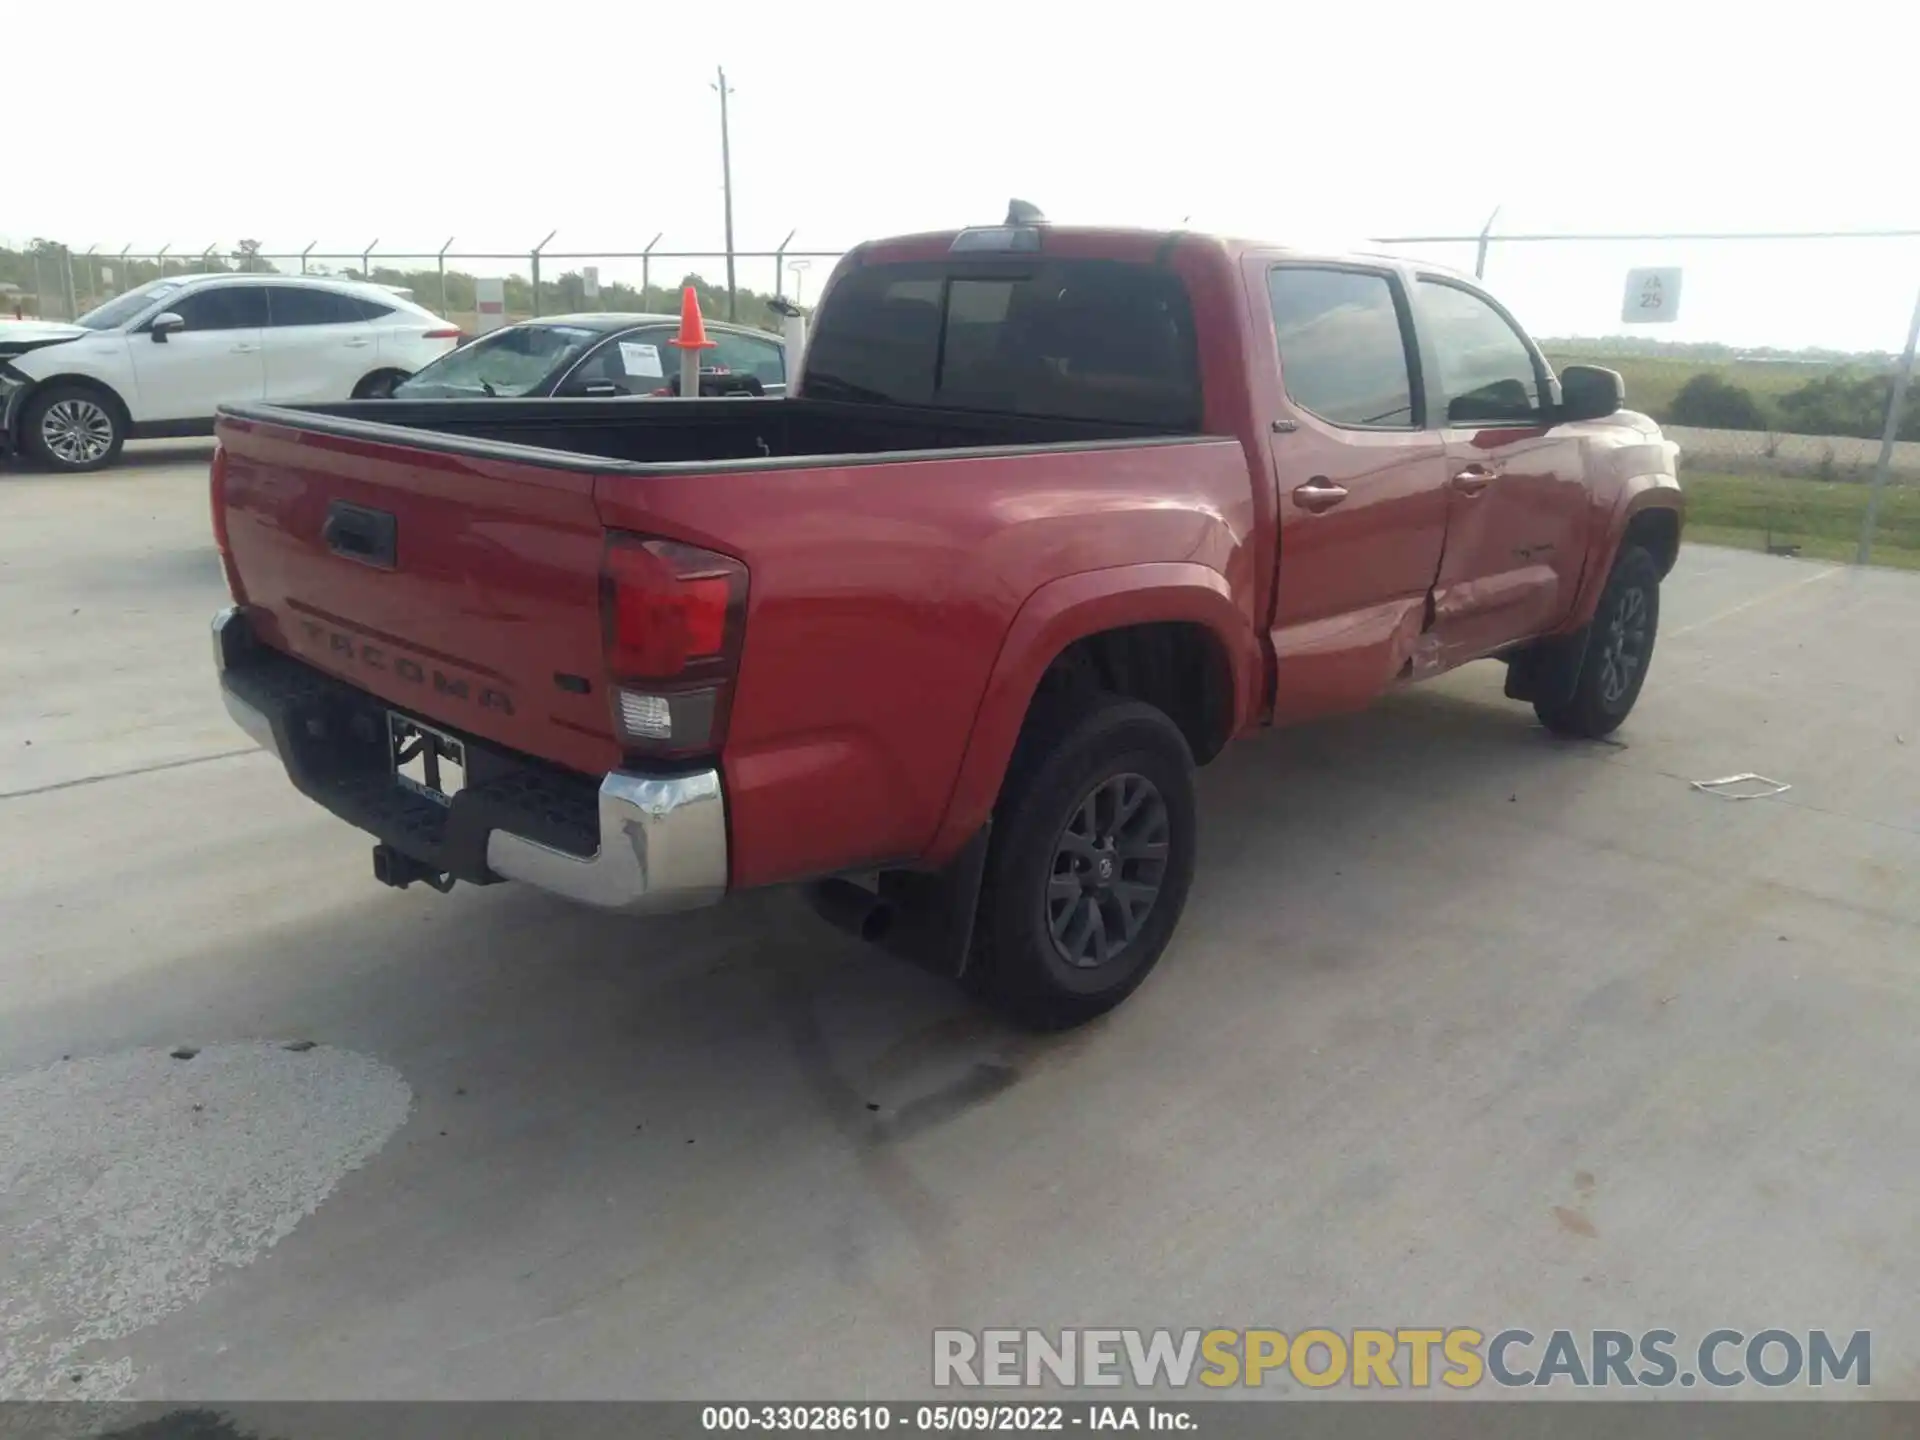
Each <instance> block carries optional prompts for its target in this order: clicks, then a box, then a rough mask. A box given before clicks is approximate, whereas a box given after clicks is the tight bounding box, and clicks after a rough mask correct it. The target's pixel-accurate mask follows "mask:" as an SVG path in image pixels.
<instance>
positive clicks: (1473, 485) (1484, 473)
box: [1453, 464, 1498, 495]
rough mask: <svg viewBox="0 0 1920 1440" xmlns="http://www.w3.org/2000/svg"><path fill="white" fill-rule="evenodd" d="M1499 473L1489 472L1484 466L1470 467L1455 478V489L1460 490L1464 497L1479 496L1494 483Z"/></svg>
mask: <svg viewBox="0 0 1920 1440" xmlns="http://www.w3.org/2000/svg"><path fill="white" fill-rule="evenodd" d="M1497 473H1498V472H1497V471H1494V470H1489V469H1488V468H1487V467H1486V466H1484V465H1479V464H1475V465H1469V466H1467V468H1466V469H1464V470H1462V471H1461V472H1460V473H1459V474H1458V475H1456V476H1454V477H1453V488H1454V489H1456V490H1458V491H1459V492H1460V493H1461V494H1462V495H1478V494H1479V493H1480V492H1481V491H1482V490H1484V489H1486V488H1487V486H1489V485H1491V484H1492V483H1493V478H1494V476H1495V475H1496V474H1497Z"/></svg>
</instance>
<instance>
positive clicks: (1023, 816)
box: [212, 212, 1682, 1026]
mask: <svg viewBox="0 0 1920 1440" xmlns="http://www.w3.org/2000/svg"><path fill="white" fill-rule="evenodd" d="M1622 401H1623V397H1622V391H1621V383H1620V379H1619V377H1618V376H1617V375H1615V374H1614V373H1613V372H1611V371H1607V370H1600V369H1594V368H1588V367H1584V366H1568V367H1567V368H1566V369H1565V371H1564V372H1563V373H1561V374H1560V375H1558V376H1556V375H1555V374H1554V373H1553V371H1552V370H1551V369H1550V368H1549V366H1548V365H1547V362H1546V361H1545V360H1544V359H1543V358H1542V356H1541V354H1540V352H1539V350H1538V349H1537V348H1536V347H1535V345H1534V344H1533V343H1532V342H1531V341H1530V340H1529V339H1528V338H1527V336H1526V335H1525V333H1524V332H1523V331H1522V330H1521V329H1520V327H1519V326H1518V325H1517V324H1515V323H1514V321H1513V319H1512V317H1511V316H1509V315H1508V314H1507V312H1506V311H1505V310H1504V309H1502V308H1501V307H1500V305H1499V304H1498V303H1497V302H1496V301H1494V300H1493V299H1492V298H1490V297H1489V296H1488V295H1487V294H1486V293H1485V292H1484V291H1483V290H1481V289H1480V288H1479V287H1478V286H1477V285H1476V284H1475V283H1474V282H1472V281H1471V280H1468V279H1465V278H1463V277H1461V276H1459V275H1456V274H1452V273H1448V272H1444V271H1441V270H1438V269H1435V268H1432V267H1429V266H1426V265H1423V264H1419V263H1414V262H1409V261H1405V260H1401V259H1395V258H1387V257H1382V256H1373V255H1319V254H1308V253H1300V252H1296V251H1292V250H1287V249H1284V248H1280V247H1277V246H1270V245H1260V244H1250V243H1244V242H1240V241H1234V240H1226V239H1220V238H1215V237H1211V236H1206V235H1199V234H1189V233H1184V232H1174V233H1150V232H1140V231H1128V230H1112V229H1083V228H1069V227H1065V226H1053V225H1048V224H1046V223H1044V222H1040V221H1037V220H1030V219H1029V218H1028V217H1026V216H1024V215H1022V214H1020V213H1018V212H1016V214H1014V215H1010V216H1009V223H1007V224H1004V225H1000V226H992V227H984V228H975V229H968V230H962V231H959V232H957V233H945V234H934V235H916V236H910V237H906V238H901V239H892V240H884V241H878V242H874V243H870V244H865V245H862V246H861V247H860V248H859V249H857V250H856V251H854V252H853V253H852V254H850V255H848V256H847V257H846V259H845V260H844V261H843V262H842V263H841V264H840V265H839V266H838V267H837V268H836V270H835V271H834V273H833V275H832V277H831V279H830V280H829V283H828V286H827V288H826V290H825V291H824V292H823V294H822V296H821V300H820V305H819V308H818V312H817V315H816V318H815V324H814V327H813V337H812V340H811V342H810V345H809V347H808V351H807V354H806V356H805V357H804V360H803V361H802V363H801V365H800V367H799V373H798V377H797V380H796V382H795V384H794V385H793V387H792V393H791V395H790V396H789V397H788V398H785V399H768V400H758V399H723V400H634V401H625V400H620V401H597V400H545V399H543V400H457V401H418V402H414V401H406V400H398V401H365V402H353V403H349V404H343V405H332V406H320V407H313V408H307V409H300V410H290V409H277V408H271V407H266V406H258V405H254V406H240V407H233V408H230V409H228V410H226V411H224V412H223V415H222V418H221V419H220V421H219V426H218V435H219V447H218V450H217V452H216V455H215V458H214V462H213V476H212V490H213V496H212V499H213V521H214V532H215V536H216V539H217V542H218V546H219V551H220V555H221V558H222V561H223V563H224V565H225V569H226V576H227V582H228V586H229V588H230V590H231V593H232V600H233V604H232V605H231V607H229V608H227V609H225V610H223V611H222V612H221V613H220V615H219V616H218V617H217V618H216V620H215V622H214V642H215V643H214V649H215V655H216V660H217V663H218V665H219V668H220V671H221V677H220V678H221V684H222V687H223V691H224V695H225V699H226V703H227V705H228V708H229V710H230V711H231V712H232V714H233V716H234V718H235V719H236V720H237V721H238V722H239V723H240V725H241V726H242V727H243V728H244V729H246V731H247V732H248V733H249V734H251V735H253V736H254V737H255V738H256V739H258V740H259V742H260V743H261V744H262V745H263V746H266V747H267V748H268V749H270V750H272V751H273V752H274V753H275V754H276V755H277V756H278V757H279V758H280V759H281V760H282V761H283V762H284V764H285V766H286V769H287V773H288V775H289V776H290V778H291V779H292V782H293V783H294V785H295V786H297V787H298V788H299V789H300V790H301V791H302V792H304V793H305V794H306V795H308V796H309V797H311V798H312V799H313V800H315V801H317V802H318V803H319V804H321V805H323V806H325V807H326V808H327V809H329V810H331V811H332V812H333V813H334V814H336V815H337V816H339V817H341V818H342V819H344V820H346V821H348V822H349V823H350V824H353V825H355V826H358V827H359V828H361V829H362V830H365V831H368V832H371V834H372V835H373V836H374V837H375V839H376V840H377V841H378V843H377V845H376V846H375V848H374V869H375V873H376V875H377V876H378V877H379V878H380V879H382V880H384V881H386V882H387V883H388V884H392V885H400V886H405V885H407V884H410V883H411V882H413V881H414V880H420V881H424V882H426V883H428V884H431V885H433V886H435V887H436V888H440V889H447V888H450V887H451V886H452V885H453V884H454V882H456V881H460V880H464V881H467V882H469V883H473V884H490V883H493V882H495V881H498V880H501V879H509V880H518V881H523V882H526V883H528V884H531V885H534V886H538V887H541V888H543V889H546V890H549V891H552V892H554V893H556V894H559V895H563V896H568V897H571V898H573V899H575V900H579V901H583V902H585V903H587V904H590V905H596V906H601V907H605V908H608V909H615V910H623V911H632V912H650V911H662V910H671V909H680V908H686V907H690V906H696V905H703V904H707V903H709V902H712V901H716V900H718V899H720V898H721V896H722V895H724V894H725V893H726V892H727V891H729V890H736V889H745V888H748V887H752V886H762V885H780V884H789V883H804V884H805V885H806V886H807V890H808V893H809V894H810V895H811V897H812V898H813V900H814V902H815V904H816V905H817V907H818V908H819V909H820V911H821V912H822V913H823V914H825V915H827V916H829V917H830V918H832V919H833V920H835V921H836V922H838V923H839V924H841V925H842V926H844V927H845V928H847V929H849V930H852V931H854V932H855V933H857V934H860V935H862V936H864V937H866V938H867V939H869V940H872V941H875V942H877V943H879V944H882V945H884V946H886V947H887V948H889V949H891V950H894V951H896V952H897V953H900V954H902V955H905V956H909V957H911V958H913V959H915V960H918V961H920V962H922V963H925V964H929V965H932V966H935V967H937V968H939V969H941V970H943V971H946V972H948V973H951V974H954V975H956V976H958V977H961V978H963V979H965V980H966V981H967V982H969V983H970V984H971V985H973V986H974V987H975V988H977V989H978V990H979V991H980V992H981V993H982V994H984V995H986V996H987V997H989V998H990V999H991V1000H993V1001H994V1002H996V1003H997V1004H998V1005H1000V1006H1001V1007H1002V1008H1003V1009H1005V1010H1006V1011H1007V1012H1009V1013H1010V1014H1012V1015H1013V1016H1015V1017H1016V1018H1018V1019H1019V1020H1021V1021H1024V1022H1027V1023H1030V1024H1034V1025H1040V1026H1061V1025H1068V1024H1073V1023H1076V1022H1078V1021H1082V1020H1085V1019H1087V1018H1089V1017H1090V1016H1093V1015H1095V1014H1098V1013H1100V1012H1102V1011H1104V1010H1106V1009H1108V1008H1109V1007H1111V1006H1113V1005H1114V1004H1116V1003H1118V1002H1119V1001H1120V1000H1121V999H1123V998H1124V997H1125V996H1126V995H1127V994H1128V993H1130V992H1131V991H1132V990H1133V988H1134V987H1135V986H1137V985H1138V984H1139V983H1140V981H1141V980H1142V978H1144V976H1145V975H1146V974H1147V972H1148V971H1149V970H1150V969H1151V968H1152V966H1153V965H1154V963H1155V962H1156V961H1157V960H1158V959H1159V957H1160V954H1161V952H1162V951H1163V950H1164V949H1165V947H1166V945H1167V943H1168V940H1169V938H1170V937H1171V935H1172V933H1173V930H1174V927H1175V925H1176V923H1177V922H1178V920H1179V917H1180V912H1181V909H1182V907H1183V905H1184V904H1185V901H1186V897H1187V890H1188V886H1189V882H1190V880H1191V878H1192V875H1193V867H1194V858H1195V847H1196V843H1197V840H1198V834H1197V830H1198V817H1197V816H1196V814H1195V808H1194V788H1193V785H1194V782H1193V772H1194V767H1195V766H1196V765H1203V764H1205V763H1207V762H1208V761H1209V760H1211V759H1212V758H1213V757H1214V756H1215V755H1217V754H1219V753H1220V750H1221V748H1222V747H1223V746H1224V745H1225V744H1226V743H1227V742H1228V741H1229V740H1231V739H1234V738H1235V737H1237V736H1243V735H1247V734H1250V733H1252V732H1254V731H1257V730H1259V729H1261V728H1262V727H1265V726H1268V725H1272V724H1279V723H1285V722H1291V721H1297V720H1302V719H1306V718H1308V717H1314V716H1324V715H1329V714H1334V713H1338V712H1342V711H1348V710H1352V709H1355V708H1357V707H1360V706H1364V705H1366V704H1367V703H1368V702H1369V701H1371V700H1372V699H1374V698H1375V697H1376V696H1378V695H1380V694H1382V693H1383V692H1385V691H1387V690H1388V689H1390V688H1392V687H1393V686H1395V685H1398V684H1400V683H1402V682H1404V681H1408V680H1419V679H1423V678H1425V677H1427V676H1431V675H1436V674H1439V673H1440V672H1442V671H1444V670H1448V669H1451V668H1452V667H1454V666H1456V665H1460V664H1462V663H1464V662H1466V661H1469V660H1476V659H1480V658H1483V657H1493V658H1496V659H1499V660H1501V661H1503V662H1504V663H1505V664H1506V666H1507V694H1508V695H1510V696H1512V697H1514V698H1515V699H1519V700H1525V701H1530V702H1531V703H1532V704H1533V706H1534V708H1535V710H1536V711H1537V712H1538V714H1539V716H1540V718H1541V720H1542V721H1543V722H1544V723H1545V724H1546V725H1547V726H1549V727H1550V728H1552V729H1554V730H1556V731H1561V732H1564V733H1568V734H1572V735H1582V736H1598V735H1602V734H1605V733H1606V732H1608V731H1610V730H1612V729H1613V728H1614V727H1615V726H1616V725H1618V724H1619V723H1620V722H1621V720H1622V719H1623V718H1624V717H1625V716H1626V714H1627V712H1628V710H1629V709H1631V708H1632V706H1633V703H1634V700H1635V698H1636V697H1637V695H1638V694H1639V691H1640V687H1641V685H1642V683H1643V682H1644V680H1645V678H1646V673H1647V665H1648V661H1649V659H1650V657H1651V654H1652V648H1653V641H1654V631H1655V626H1656V622H1657V619H1658V614H1659V587H1660V582H1661V579H1662V577H1663V576H1665V575H1666V573H1667V572H1668V570H1669V569H1670V568H1671V567H1672V565H1673V563H1674V560H1675V557H1676V554H1677V552H1678V548H1679V542H1680V528H1681V514H1682V505H1681V496H1680V490H1679V487H1678V484H1677V482H1676V479H1675V458H1676V449H1675V447H1674V446H1673V445H1672V444H1670V443H1669V442H1667V441H1665V440H1663V439H1662V437H1661V435H1660V432H1659V430H1658V428H1657V427H1656V426H1655V425H1654V424H1653V423H1652V422H1651V421H1650V420H1648V419H1646V418H1645V417H1643V416H1640V415H1637V414H1633V413H1630V412H1627V411H1624V410H1623V409H1622Z"/></svg>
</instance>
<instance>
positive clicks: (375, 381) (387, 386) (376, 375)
mask: <svg viewBox="0 0 1920 1440" xmlns="http://www.w3.org/2000/svg"><path fill="white" fill-rule="evenodd" d="M406 378H407V377H406V374H405V373H404V372H403V371H399V370H376V371H374V372H373V374H371V375H369V376H367V378H366V379H364V380H362V381H361V382H360V383H359V384H358V385H356V386H354V387H353V398H354V399H356V400H390V399H392V398H393V387H394V386H396V385H398V384H399V383H400V382H401V381H402V380H405V379H406Z"/></svg>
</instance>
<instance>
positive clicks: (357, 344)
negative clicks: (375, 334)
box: [347, 339, 373, 350]
mask: <svg viewBox="0 0 1920 1440" xmlns="http://www.w3.org/2000/svg"><path fill="white" fill-rule="evenodd" d="M372 343H373V342H372V341H371V340H366V339H360V340H349V341H347V348H348V349H349V350H364V349H366V348H367V346H369V345H371V344H372Z"/></svg>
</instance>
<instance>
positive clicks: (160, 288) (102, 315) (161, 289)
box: [74, 280, 180, 330]
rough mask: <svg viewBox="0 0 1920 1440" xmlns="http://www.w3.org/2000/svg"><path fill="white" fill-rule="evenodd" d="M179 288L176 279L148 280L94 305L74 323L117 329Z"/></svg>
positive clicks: (88, 327)
mask: <svg viewBox="0 0 1920 1440" xmlns="http://www.w3.org/2000/svg"><path fill="white" fill-rule="evenodd" d="M179 288H180V282H179V281H178V280H149V281H148V282H147V283H146V284H144V285H141V286H139V287H137V288H135V289H132V290H129V291H127V293H126V294H124V295H116V296H114V298H113V299H111V300H109V301H107V303H106V304H104V305H96V306H94V308H93V309H91V310H89V311H88V312H87V313H86V314H84V315H82V316H81V317H80V318H79V319H78V320H76V321H75V322H74V323H75V324H76V325H82V326H85V327H86V328H87V329H89V330H118V329H119V328H120V327H121V326H122V325H125V324H126V323H127V322H128V321H130V320H132V319H134V318H135V317H136V316H140V315H144V314H145V313H146V312H147V311H148V310H150V309H152V308H153V306H154V305H155V304H157V303H158V302H159V301H162V300H164V299H166V298H167V296H169V295H171V294H173V293H174V292H175V291H176V290H178V289H179Z"/></svg>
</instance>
